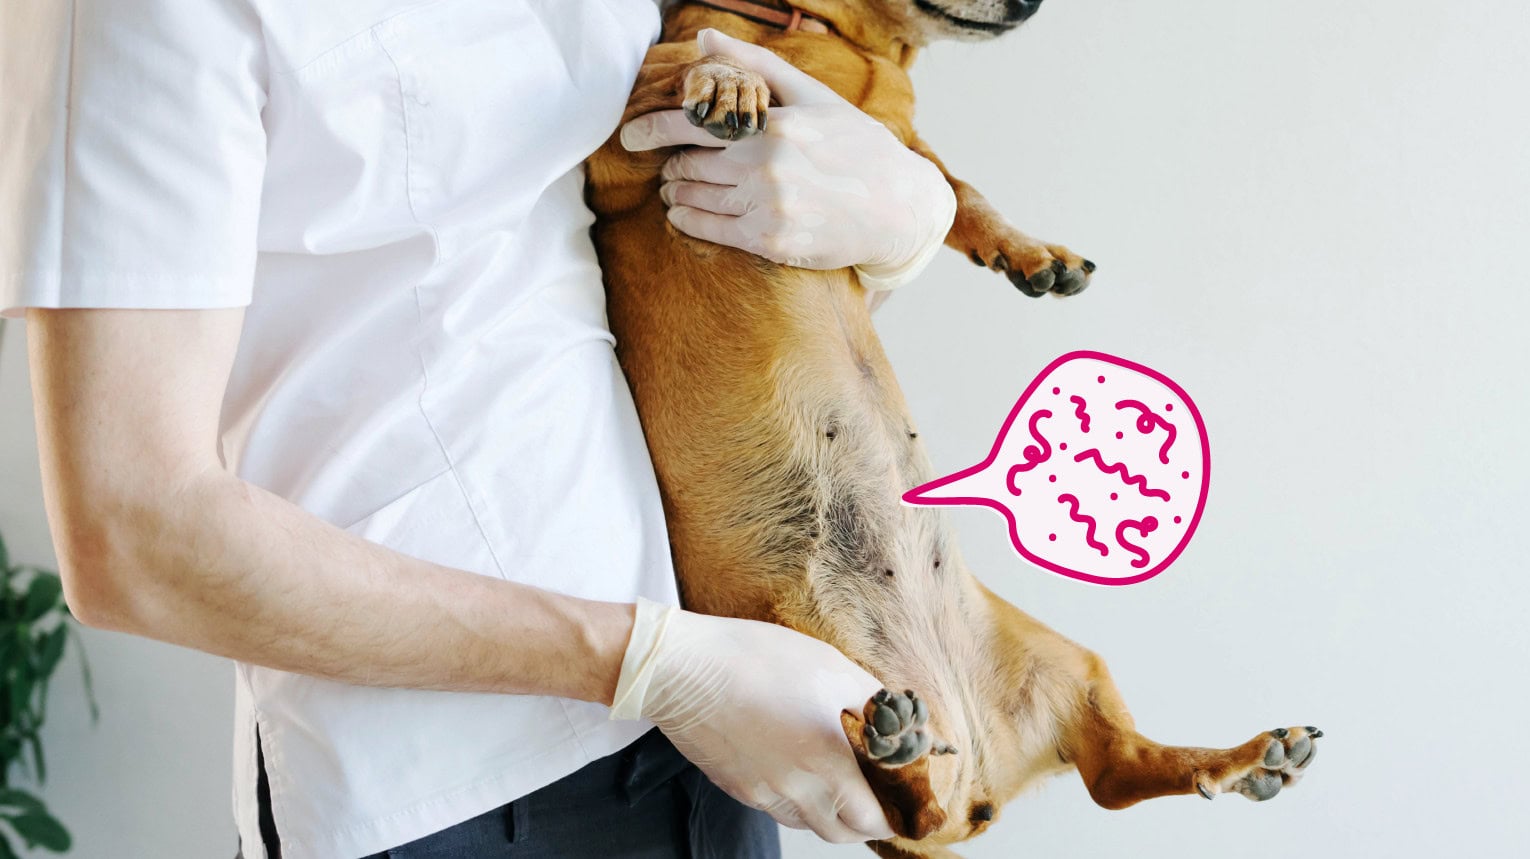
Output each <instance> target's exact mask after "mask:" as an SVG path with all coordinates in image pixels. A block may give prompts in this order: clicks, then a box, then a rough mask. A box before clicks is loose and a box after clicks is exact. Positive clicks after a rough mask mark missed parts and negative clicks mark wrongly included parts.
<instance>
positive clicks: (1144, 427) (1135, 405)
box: [1116, 400, 1177, 465]
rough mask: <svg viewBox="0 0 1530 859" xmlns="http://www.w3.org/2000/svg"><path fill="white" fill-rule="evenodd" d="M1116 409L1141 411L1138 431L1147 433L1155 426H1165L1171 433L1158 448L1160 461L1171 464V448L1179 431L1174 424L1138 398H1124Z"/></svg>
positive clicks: (1138, 419) (1117, 404) (1138, 417)
mask: <svg viewBox="0 0 1530 859" xmlns="http://www.w3.org/2000/svg"><path fill="white" fill-rule="evenodd" d="M1116 409H1117V410H1120V409H1136V410H1137V411H1139V412H1141V414H1139V415H1137V432H1140V433H1142V434H1143V435H1147V434H1148V433H1151V432H1152V431H1153V428H1154V427H1163V428H1164V429H1165V430H1166V431H1168V433H1169V438H1168V440H1167V441H1165V442H1164V443H1163V444H1162V445H1160V446H1159V448H1158V461H1159V462H1161V463H1163V464H1164V465H1168V464H1169V448H1171V447H1173V446H1174V438H1175V436H1176V435H1177V432H1176V431H1175V429H1174V425H1173V424H1171V423H1169V422H1168V421H1166V420H1164V419H1163V417H1162V416H1161V415H1159V414H1158V413H1156V412H1154V411H1153V410H1152V409H1150V408H1148V407H1147V406H1146V405H1145V404H1144V403H1141V402H1139V401H1137V400H1122V401H1121V402H1119V403H1116Z"/></svg>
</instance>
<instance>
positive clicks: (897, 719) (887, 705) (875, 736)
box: [864, 689, 956, 767]
mask: <svg viewBox="0 0 1530 859" xmlns="http://www.w3.org/2000/svg"><path fill="white" fill-rule="evenodd" d="M865 719H866V728H865V731H864V733H865V738H866V753H867V756H868V757H870V758H871V759H872V760H873V761H875V762H876V763H877V764H879V765H880V766H884V767H901V766H903V765H904V764H908V763H912V762H914V761H916V760H919V759H920V758H922V757H924V755H925V753H926V752H928V753H930V754H932V755H954V754H956V749H954V748H952V747H951V746H950V745H949V744H947V743H942V742H940V741H938V740H935V739H933V738H932V737H930V735H929V732H928V731H926V730H925V725H926V724H927V723H928V722H929V721H930V710H929V708H928V707H926V706H925V703H924V701H923V700H922V699H921V698H919V696H917V695H915V694H914V693H913V692H912V691H907V692H903V693H901V694H900V693H897V692H889V691H888V690H886V689H883V690H882V691H880V692H878V693H877V694H875V695H873V696H871V700H869V701H867V702H866V711H865Z"/></svg>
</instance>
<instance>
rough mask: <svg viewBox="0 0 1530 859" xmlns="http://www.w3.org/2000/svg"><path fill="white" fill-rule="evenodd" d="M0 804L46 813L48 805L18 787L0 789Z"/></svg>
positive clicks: (26, 810) (25, 810)
mask: <svg viewBox="0 0 1530 859" xmlns="http://www.w3.org/2000/svg"><path fill="white" fill-rule="evenodd" d="M0 806H4V807H7V808H18V809H21V810H22V811H24V812H40V813H43V814H46V813H47V811H48V807H47V806H45V805H43V801H42V800H40V799H38V798H37V797H35V796H33V795H31V794H30V793H27V792H26V791H24V790H20V789H18V788H3V789H0Z"/></svg>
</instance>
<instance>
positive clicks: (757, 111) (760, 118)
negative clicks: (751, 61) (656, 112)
mask: <svg viewBox="0 0 1530 859" xmlns="http://www.w3.org/2000/svg"><path fill="white" fill-rule="evenodd" d="M681 97H682V99H683V101H682V102H681V104H680V106H681V108H683V109H684V110H685V116H686V118H687V119H689V120H690V121H691V124H692V125H695V126H699V127H701V128H705V129H706V130H707V131H708V132H710V133H711V135H712V136H713V137H716V138H719V139H722V140H738V139H739V138H741V137H748V136H749V135H751V134H755V133H758V132H761V131H764V130H765V122H766V109H767V108H768V107H770V87H769V86H767V85H766V84H765V79H764V78H763V77H761V76H760V75H759V73H757V72H752V71H750V70H748V69H746V68H743V67H741V66H739V65H738V64H736V63H735V62H733V61H732V60H730V59H728V58H727V57H723V56H719V55H713V56H709V57H703V58H701V59H700V60H697V61H696V62H695V63H693V64H692V65H691V67H690V68H689V69H687V70H686V72H685V78H684V81H683V82H682V84H681Z"/></svg>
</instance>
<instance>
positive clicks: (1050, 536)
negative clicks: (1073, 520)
mask: <svg viewBox="0 0 1530 859" xmlns="http://www.w3.org/2000/svg"><path fill="white" fill-rule="evenodd" d="M1047 539H1048V540H1051V541H1052V542H1054V543H1056V542H1057V535H1056V534H1048V535H1047Z"/></svg>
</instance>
